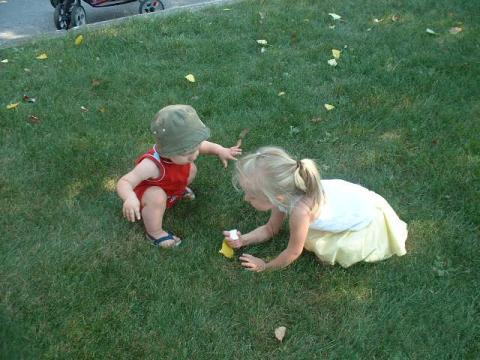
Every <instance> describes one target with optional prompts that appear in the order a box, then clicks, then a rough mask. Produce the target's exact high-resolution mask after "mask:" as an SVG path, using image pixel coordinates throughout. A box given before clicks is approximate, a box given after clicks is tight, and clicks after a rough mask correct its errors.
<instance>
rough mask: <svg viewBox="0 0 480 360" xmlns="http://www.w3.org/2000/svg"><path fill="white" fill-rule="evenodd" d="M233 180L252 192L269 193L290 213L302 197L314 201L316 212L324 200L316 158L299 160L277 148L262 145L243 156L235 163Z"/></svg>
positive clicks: (267, 194) (271, 199)
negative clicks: (314, 159)
mask: <svg viewBox="0 0 480 360" xmlns="http://www.w3.org/2000/svg"><path fill="white" fill-rule="evenodd" d="M233 181H234V185H235V187H236V188H237V189H238V188H239V187H241V188H243V189H244V190H246V189H245V187H247V188H248V191H249V192H251V193H253V194H256V195H258V194H261V195H264V196H266V197H267V198H268V200H269V201H270V202H271V203H272V204H274V205H276V206H279V207H283V208H286V209H287V211H288V212H290V211H291V210H292V209H293V207H294V206H295V204H296V202H297V201H298V200H299V199H300V198H301V197H303V196H306V197H308V198H310V199H311V200H312V202H313V203H312V205H311V210H312V211H313V212H317V211H318V210H319V208H320V206H321V205H322V203H323V198H324V193H323V188H322V184H321V182H320V173H319V171H318V168H317V165H316V164H315V161H313V160H311V159H302V160H299V161H297V160H295V159H293V158H292V157H291V156H290V155H289V154H287V153H286V152H285V151H284V150H283V149H281V148H278V147H273V146H266V147H262V148H260V149H258V150H257V151H256V152H255V153H252V154H248V155H245V156H243V157H241V158H240V159H239V160H238V161H237V162H236V171H235V175H234V179H233ZM242 184H243V186H242ZM246 184H248V185H246ZM280 199H281V200H280Z"/></svg>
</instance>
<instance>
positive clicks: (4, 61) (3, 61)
mask: <svg viewBox="0 0 480 360" xmlns="http://www.w3.org/2000/svg"><path fill="white" fill-rule="evenodd" d="M0 62H2V63H4V64H6V63H8V59H3V60H2V61H0Z"/></svg>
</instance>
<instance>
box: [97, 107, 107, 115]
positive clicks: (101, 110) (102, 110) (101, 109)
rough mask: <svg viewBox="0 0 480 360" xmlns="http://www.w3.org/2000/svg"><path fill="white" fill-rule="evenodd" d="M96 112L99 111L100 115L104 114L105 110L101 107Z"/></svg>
mask: <svg viewBox="0 0 480 360" xmlns="http://www.w3.org/2000/svg"><path fill="white" fill-rule="evenodd" d="M98 111H99V112H101V113H102V114H103V113H104V112H106V111H107V109H105V108H104V107H101V108H100V109H98Z"/></svg>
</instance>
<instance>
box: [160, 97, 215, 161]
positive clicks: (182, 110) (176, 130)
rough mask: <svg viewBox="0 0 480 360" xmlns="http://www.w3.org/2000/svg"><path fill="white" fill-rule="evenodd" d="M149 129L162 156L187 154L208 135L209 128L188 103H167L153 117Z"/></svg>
mask: <svg viewBox="0 0 480 360" xmlns="http://www.w3.org/2000/svg"><path fill="white" fill-rule="evenodd" d="M150 130H151V131H152V133H153V134H154V135H155V140H156V144H157V151H158V152H159V153H160V154H161V155H163V156H167V157H168V156H175V155H182V154H188V153H190V152H192V151H194V150H195V149H196V148H197V147H198V146H199V145H200V143H201V142H202V141H204V140H207V139H208V138H209V137H210V129H209V128H208V127H206V126H205V124H204V123H203V122H202V120H200V118H199V117H198V115H197V112H196V111H195V109H194V108H193V107H191V106H189V105H169V106H166V107H164V108H163V109H161V110H160V111H159V112H158V113H157V114H156V115H155V117H154V118H153V121H152V123H151V125H150Z"/></svg>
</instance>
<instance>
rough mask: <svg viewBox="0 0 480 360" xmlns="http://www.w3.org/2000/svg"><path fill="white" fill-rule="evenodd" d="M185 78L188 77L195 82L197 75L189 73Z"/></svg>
mask: <svg viewBox="0 0 480 360" xmlns="http://www.w3.org/2000/svg"><path fill="white" fill-rule="evenodd" d="M185 79H187V80H188V81H190V82H192V83H194V82H195V76H193V75H192V74H188V75H187V76H185Z"/></svg>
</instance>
